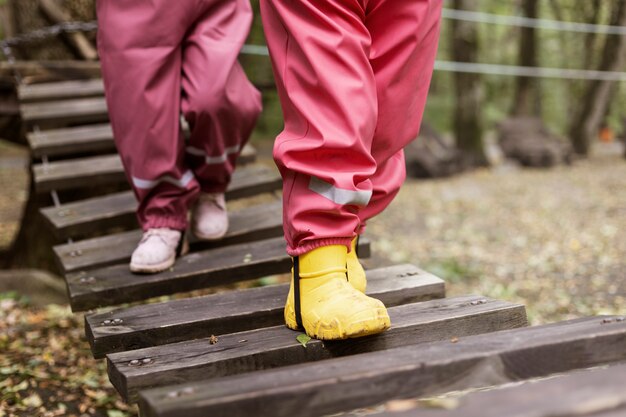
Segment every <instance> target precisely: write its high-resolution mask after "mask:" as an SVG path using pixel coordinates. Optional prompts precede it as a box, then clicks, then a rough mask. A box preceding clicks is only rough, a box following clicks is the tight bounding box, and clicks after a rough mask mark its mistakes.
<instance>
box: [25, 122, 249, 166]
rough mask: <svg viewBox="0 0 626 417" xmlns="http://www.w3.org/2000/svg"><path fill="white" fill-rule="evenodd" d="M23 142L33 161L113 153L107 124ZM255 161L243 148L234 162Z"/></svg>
mask: <svg viewBox="0 0 626 417" xmlns="http://www.w3.org/2000/svg"><path fill="white" fill-rule="evenodd" d="M183 132H184V133H185V135H189V131H188V126H187V125H183ZM26 138H27V139H28V143H29V146H30V150H31V153H32V155H33V156H35V157H41V156H43V155H47V156H68V155H75V154H80V153H89V152H90V153H95V152H104V151H108V152H110V151H113V152H114V151H115V142H114V141H113V130H112V129H111V125H110V124H108V123H102V124H94V125H86V126H76V127H68V128H61V129H50V130H38V131H32V132H29V133H27V134H26ZM255 158H256V150H255V149H254V147H253V146H252V145H250V144H247V145H246V146H244V148H243V150H242V151H241V155H240V156H239V160H238V162H239V163H240V164H241V163H250V162H252V161H254V159H255Z"/></svg>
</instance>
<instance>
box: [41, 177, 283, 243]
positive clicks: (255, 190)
mask: <svg viewBox="0 0 626 417" xmlns="http://www.w3.org/2000/svg"><path fill="white" fill-rule="evenodd" d="M281 187H282V180H281V178H280V175H279V174H278V173H277V172H276V171H275V170H273V169H270V168H267V167H263V166H260V165H252V166H245V167H241V168H239V169H237V170H235V172H234V173H233V178H232V182H231V184H230V187H229V189H228V190H227V192H226V198H227V199H236V198H244V197H251V196H254V195H258V194H262V193H266V192H272V191H277V190H279V189H281ZM136 207H137V201H136V200H135V197H134V195H133V194H132V192H130V191H125V192H121V193H114V194H109V195H106V196H104V197H96V198H91V199H87V200H82V201H78V202H75V203H68V204H62V205H61V206H59V207H46V208H43V209H41V210H40V212H41V214H42V215H43V216H44V219H46V221H47V222H48V224H49V225H50V227H51V228H52V230H53V231H54V233H55V235H56V236H57V237H59V238H66V237H69V236H77V235H86V234H88V233H91V232H93V231H97V230H102V229H104V228H107V227H112V226H121V227H137V222H136V219H135V209H136Z"/></svg>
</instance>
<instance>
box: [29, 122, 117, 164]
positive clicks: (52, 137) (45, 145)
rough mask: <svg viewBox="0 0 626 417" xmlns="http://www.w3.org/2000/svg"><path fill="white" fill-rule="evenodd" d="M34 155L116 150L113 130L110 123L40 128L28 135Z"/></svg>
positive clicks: (60, 154)
mask: <svg viewBox="0 0 626 417" xmlns="http://www.w3.org/2000/svg"><path fill="white" fill-rule="evenodd" d="M26 138H27V139H28V144H29V145H30V150H31V152H32V155H33V156H34V157H37V158H39V157H41V156H43V155H47V156H66V155H72V154H78V153H81V152H104V151H107V152H108V151H115V143H114V142H113V130H112V129H111V125H110V124H108V123H104V124H96V125H87V126H78V127H69V128H63V129H54V130H40V131H34V132H29V133H28V134H27V135H26Z"/></svg>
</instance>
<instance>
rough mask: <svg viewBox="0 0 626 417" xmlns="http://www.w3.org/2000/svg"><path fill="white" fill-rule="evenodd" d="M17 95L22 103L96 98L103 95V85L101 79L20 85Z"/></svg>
mask: <svg viewBox="0 0 626 417" xmlns="http://www.w3.org/2000/svg"><path fill="white" fill-rule="evenodd" d="M17 95H18V98H19V100H20V101H21V102H22V103H33V102H38V101H57V100H64V99H75V98H81V97H97V96H103V95H104V84H103V82H102V79H93V80H72V81H57V82H51V83H41V84H31V85H20V86H19V87H18V89H17Z"/></svg>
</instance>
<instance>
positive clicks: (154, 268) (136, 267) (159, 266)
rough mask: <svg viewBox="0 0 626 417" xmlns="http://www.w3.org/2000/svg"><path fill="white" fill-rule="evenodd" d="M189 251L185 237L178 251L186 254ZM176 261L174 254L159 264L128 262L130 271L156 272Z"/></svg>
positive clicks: (164, 269) (165, 269) (167, 267)
mask: <svg viewBox="0 0 626 417" xmlns="http://www.w3.org/2000/svg"><path fill="white" fill-rule="evenodd" d="M188 252H189V242H188V241H187V239H185V240H184V241H183V247H182V249H181V251H180V255H181V256H183V255H186V254H187V253H188ZM175 263H176V255H174V256H173V257H171V258H169V259H167V260H166V261H164V262H161V263H159V264H156V265H155V264H151V265H137V264H132V263H131V264H130V272H132V273H134V274H156V273H157V272H163V271H167V270H168V269H170V268H171V267H172V266H174V264H175Z"/></svg>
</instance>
